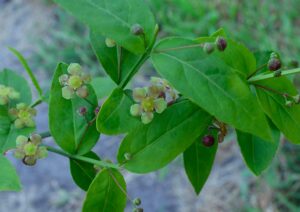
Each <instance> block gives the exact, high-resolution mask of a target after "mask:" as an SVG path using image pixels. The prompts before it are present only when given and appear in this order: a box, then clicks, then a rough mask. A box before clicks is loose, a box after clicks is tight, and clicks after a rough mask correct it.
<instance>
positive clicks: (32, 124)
mask: <svg viewBox="0 0 300 212" xmlns="http://www.w3.org/2000/svg"><path fill="white" fill-rule="evenodd" d="M24 123H25V126H26V127H35V122H34V120H33V119H27V120H25V121H24Z"/></svg>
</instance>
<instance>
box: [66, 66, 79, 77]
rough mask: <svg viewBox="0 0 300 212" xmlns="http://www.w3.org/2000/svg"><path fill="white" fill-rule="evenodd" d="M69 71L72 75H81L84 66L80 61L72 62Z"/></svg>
mask: <svg viewBox="0 0 300 212" xmlns="http://www.w3.org/2000/svg"><path fill="white" fill-rule="evenodd" d="M67 71H68V73H69V74H71V75H80V74H81V73H82V67H81V65H79V64H78V63H71V64H70V65H69V66H68V69H67Z"/></svg>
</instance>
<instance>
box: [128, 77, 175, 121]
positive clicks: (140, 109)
mask: <svg viewBox="0 0 300 212" xmlns="http://www.w3.org/2000/svg"><path fill="white" fill-rule="evenodd" d="M177 98H178V93H177V91H176V90H175V89H174V88H173V87H172V86H171V85H170V84H169V82H168V81H166V80H164V79H161V78H157V77H152V78H151V85H150V86H149V87H144V88H135V89H134V90H133V99H134V101H135V102H136V104H134V105H132V106H131V108H130V113H131V115H133V116H141V120H142V123H144V124H148V123H150V122H151V121H152V119H153V117H154V112H157V113H162V112H163V111H164V110H165V109H166V108H167V106H168V104H170V103H172V102H174V101H175V100H176V99H177Z"/></svg>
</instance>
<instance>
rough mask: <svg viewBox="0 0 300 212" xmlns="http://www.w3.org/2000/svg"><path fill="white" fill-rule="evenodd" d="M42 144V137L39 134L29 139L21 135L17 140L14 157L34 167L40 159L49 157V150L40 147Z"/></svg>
mask: <svg viewBox="0 0 300 212" xmlns="http://www.w3.org/2000/svg"><path fill="white" fill-rule="evenodd" d="M41 143H42V137H41V136H40V135H38V134H32V135H31V136H30V137H29V138H28V137H26V136H23V135H20V136H18V137H17V140H16V145H17V149H16V151H15V153H14V155H15V157H16V158H18V159H22V160H23V163H24V164H26V165H28V166H33V165H35V164H36V161H37V160H38V159H42V158H45V157H47V156H48V151H47V148H46V147H43V146H40V144H41Z"/></svg>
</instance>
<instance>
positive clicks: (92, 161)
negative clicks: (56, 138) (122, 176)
mask: <svg viewBox="0 0 300 212" xmlns="http://www.w3.org/2000/svg"><path fill="white" fill-rule="evenodd" d="M43 146H45V147H46V148H47V150H48V151H49V152H53V153H56V154H59V155H62V156H65V157H68V158H70V159H74V160H80V161H83V162H86V163H90V164H94V165H96V166H100V167H103V168H112V169H120V166H119V165H117V164H113V163H108V162H105V161H100V160H95V159H92V158H88V157H85V156H80V155H72V154H69V153H67V152H65V151H62V150H60V149H56V148H54V147H52V146H47V145H43Z"/></svg>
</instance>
